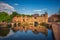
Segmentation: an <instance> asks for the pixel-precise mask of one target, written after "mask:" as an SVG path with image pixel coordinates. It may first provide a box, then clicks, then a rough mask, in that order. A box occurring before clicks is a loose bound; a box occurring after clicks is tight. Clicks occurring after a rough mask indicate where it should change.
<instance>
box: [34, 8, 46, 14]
mask: <svg viewBox="0 0 60 40" xmlns="http://www.w3.org/2000/svg"><path fill="white" fill-rule="evenodd" d="M45 11H47V8H43V9H38V10H33V12H34V13H39V14H43V13H44V12H45Z"/></svg>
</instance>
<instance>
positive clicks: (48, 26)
mask: <svg viewBox="0 0 60 40" xmlns="http://www.w3.org/2000/svg"><path fill="white" fill-rule="evenodd" d="M40 25H41V26H45V27H46V28H49V29H50V28H51V27H52V25H49V24H47V23H45V22H43V23H41V24H40Z"/></svg>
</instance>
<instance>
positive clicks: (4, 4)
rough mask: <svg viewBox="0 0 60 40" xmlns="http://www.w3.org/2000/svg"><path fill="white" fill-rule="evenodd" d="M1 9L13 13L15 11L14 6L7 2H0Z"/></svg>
mask: <svg viewBox="0 0 60 40" xmlns="http://www.w3.org/2000/svg"><path fill="white" fill-rule="evenodd" d="M0 11H6V12H8V13H9V12H10V13H12V11H15V9H14V7H12V6H11V5H9V4H7V3H0Z"/></svg>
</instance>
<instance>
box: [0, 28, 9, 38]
mask: <svg viewBox="0 0 60 40" xmlns="http://www.w3.org/2000/svg"><path fill="white" fill-rule="evenodd" d="M9 32H10V29H9V28H4V27H0V36H2V37H4V36H6V35H7V34H8V33H9Z"/></svg>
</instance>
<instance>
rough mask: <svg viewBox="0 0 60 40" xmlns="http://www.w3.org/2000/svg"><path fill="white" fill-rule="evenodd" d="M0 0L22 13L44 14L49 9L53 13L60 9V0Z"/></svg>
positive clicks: (49, 12) (50, 13)
mask: <svg viewBox="0 0 60 40" xmlns="http://www.w3.org/2000/svg"><path fill="white" fill-rule="evenodd" d="M0 2H4V3H7V4H9V5H11V6H12V7H14V9H15V10H16V11H17V12H18V13H20V14H34V13H39V14H42V13H44V12H45V11H47V12H48V14H49V15H52V14H54V13H57V12H58V10H59V9H60V0H0Z"/></svg>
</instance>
